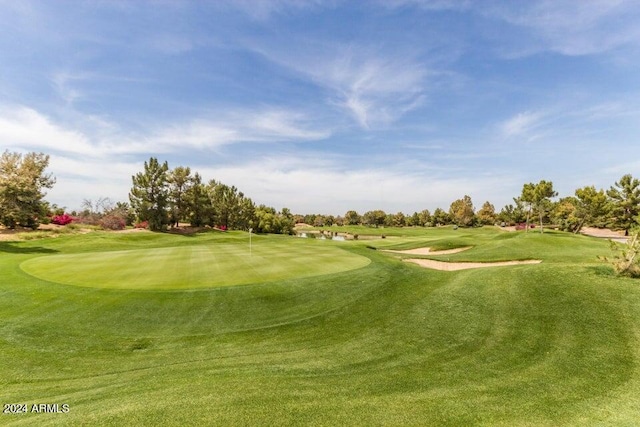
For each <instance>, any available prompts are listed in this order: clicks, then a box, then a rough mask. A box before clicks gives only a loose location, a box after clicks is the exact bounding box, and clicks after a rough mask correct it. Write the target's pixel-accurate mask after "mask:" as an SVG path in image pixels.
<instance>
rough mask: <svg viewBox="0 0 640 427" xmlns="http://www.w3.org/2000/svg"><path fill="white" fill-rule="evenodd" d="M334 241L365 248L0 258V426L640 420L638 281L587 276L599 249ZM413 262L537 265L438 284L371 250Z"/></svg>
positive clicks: (138, 242)
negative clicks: (419, 251)
mask: <svg viewBox="0 0 640 427" xmlns="http://www.w3.org/2000/svg"><path fill="white" fill-rule="evenodd" d="M336 230H338V228H336ZM342 230H346V229H342ZM350 231H351V232H354V233H358V234H360V235H361V236H364V235H366V234H370V235H373V236H372V238H370V239H367V240H364V239H361V240H356V241H342V242H338V241H331V240H319V239H299V238H295V237H289V236H276V235H254V236H253V239H252V247H251V252H249V240H248V237H249V236H248V234H247V233H244V232H235V231H234V232H226V233H218V232H207V233H201V234H195V235H189V236H185V235H178V234H170V233H150V232H142V233H112V232H111V233H110V232H100V231H95V232H91V233H88V234H73V235H61V236H60V237H57V238H49V239H39V240H31V241H2V242H0V403H2V404H3V409H4V410H5V412H11V409H10V406H8V405H24V406H18V407H25V408H26V409H27V413H3V414H0V425H16V426H21V425H22V426H31V425H39V426H41V425H42V426H47V425H113V426H122V425H175V426H184V425H220V426H230V425H269V426H278V425H390V426H399V425H416V426H418V425H420V426H422V425H491V426H495V425H504V426H520V425H521V426H532V425H535V426H539V425H549V426H551V425H553V426H555V425H634V424H635V423H637V420H638V419H640V406H639V405H638V398H637V396H638V395H639V394H640V368H639V367H640V286H639V285H640V282H638V281H637V280H634V279H629V278H622V277H618V276H616V275H614V273H613V270H612V268H611V267H610V266H609V265H607V264H606V263H603V262H602V261H600V260H598V258H597V257H598V256H599V255H608V254H609V253H610V250H609V245H608V242H607V241H606V240H604V239H597V238H591V237H586V236H580V235H573V234H570V233H563V232H553V231H550V232H545V233H544V234H540V233H534V232H529V233H524V232H505V231H502V230H500V229H499V228H496V227H483V228H469V229H458V230H454V229H453V228H450V227H439V228H421V227H417V228H397V229H391V228H385V229H373V228H366V227H354V228H353V229H351V230H350ZM382 234H384V235H385V238H384V239H382V238H381V237H382ZM423 247H430V248H432V249H434V250H442V249H452V248H459V247H471V249H469V250H466V251H464V252H459V253H455V254H446V255H437V254H433V255H411V257H412V258H425V259H434V260H439V261H446V262H497V261H513V260H540V261H541V263H539V264H530V265H514V266H501V267H492V268H482V269H470V270H463V271H438V270H431V269H427V268H422V267H419V266H417V265H414V264H411V263H408V262H404V261H403V259H406V258H408V257H409V255H405V254H402V253H390V252H385V251H382V250H380V249H394V250H403V249H414V248H423ZM39 404H48V405H55V404H57V405H59V406H58V407H60V408H61V407H62V405H68V411H65V412H64V413H62V412H61V411H58V412H57V413H56V412H33V411H32V408H33V405H39ZM51 407H53V406H51ZM7 408H9V409H7ZM14 412H15V411H14Z"/></svg>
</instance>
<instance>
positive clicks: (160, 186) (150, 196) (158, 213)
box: [129, 157, 169, 231]
mask: <svg viewBox="0 0 640 427" xmlns="http://www.w3.org/2000/svg"><path fill="white" fill-rule="evenodd" d="M168 171H169V165H168V164H167V162H166V161H165V162H164V163H162V164H160V163H159V162H158V159H156V158H155V157H151V158H150V159H149V161H148V162H144V171H143V172H138V173H137V174H135V175H134V176H132V177H131V179H132V181H133V187H131V192H130V193H129V201H130V202H131V207H132V208H133V210H134V212H135V213H136V216H137V217H138V220H140V221H148V222H149V229H150V230H152V231H161V230H164V229H165V227H166V225H167V224H168V215H167V208H168V197H169V188H168Z"/></svg>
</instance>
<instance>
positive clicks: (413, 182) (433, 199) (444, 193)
mask: <svg viewBox="0 0 640 427" xmlns="http://www.w3.org/2000/svg"><path fill="white" fill-rule="evenodd" d="M195 169H197V170H199V171H200V172H201V173H202V175H203V176H204V177H206V178H215V179H216V180H220V181H222V182H225V183H230V184H233V185H235V186H236V187H238V188H239V189H240V190H241V191H243V192H244V193H245V194H246V195H248V196H249V197H251V198H252V199H253V200H254V202H256V203H265V204H268V205H271V206H274V207H276V208H278V209H279V208H282V207H288V208H290V209H291V210H292V211H293V212H296V213H312V212H314V213H326V214H334V215H342V214H344V212H346V211H347V210H349V209H355V210H357V211H358V212H360V213H364V212H365V211H367V210H373V209H383V210H385V211H387V212H394V213H395V212H398V211H402V212H405V213H412V212H414V211H419V210H422V209H425V208H428V209H431V210H433V209H435V208H436V207H441V208H443V209H448V207H449V205H450V204H451V202H452V201H453V200H455V199H457V198H460V197H462V196H463V195H465V194H469V195H471V197H472V198H473V200H474V201H476V203H477V204H478V205H481V203H482V202H484V200H487V199H492V200H495V194H496V193H500V192H501V190H504V188H505V186H510V187H513V185H512V183H511V179H510V178H506V179H505V177H497V176H475V177H464V176H460V177H459V178H441V177H438V176H436V175H430V174H429V173H424V172H415V171H413V170H403V169H402V168H401V167H398V168H396V169H391V168H389V169H377V168H376V169H372V168H366V167H365V168H357V167H354V168H351V169H350V168H346V167H344V165H342V164H340V162H339V161H337V160H335V159H333V160H332V159H325V160H324V161H311V160H310V159H308V158H306V157H304V156H293V157H292V156H289V157H286V158H282V157H278V158H275V157H274V158H265V159H260V160H259V161H249V162H246V163H240V164H235V165H226V166H221V167H213V168H198V167H195ZM510 187H509V188H508V190H510V189H511V188H510ZM508 194H510V193H508ZM496 202H501V200H497V201H496Z"/></svg>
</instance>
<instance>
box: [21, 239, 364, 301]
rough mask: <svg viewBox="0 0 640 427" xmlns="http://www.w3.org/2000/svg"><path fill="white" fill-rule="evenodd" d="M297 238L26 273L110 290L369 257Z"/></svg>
mask: <svg viewBox="0 0 640 427" xmlns="http://www.w3.org/2000/svg"><path fill="white" fill-rule="evenodd" d="M324 243H325V242H315V241H312V240H302V239H296V240H292V239H276V238H274V239H270V240H264V239H262V240H261V239H259V241H258V242H256V244H254V245H252V249H251V252H250V251H249V246H248V242H247V241H246V239H244V238H238V239H236V240H235V241H233V240H232V241H227V242H216V241H210V242H207V243H202V244H197V245H190V246H174V247H161V248H147V249H134V250H125V251H107V252H105V251H100V252H89V253H80V254H60V255H51V256H43V257H37V258H32V259H29V260H27V261H25V262H23V263H22V264H21V268H22V270H23V271H25V272H26V273H28V274H30V275H32V276H35V277H37V278H40V279H44V280H48V281H51V282H55V283H60V284H66V285H75V286H86V287H96V288H110V289H141V290H142V289H147V290H148V289H195V288H205V287H219V286H233V285H245V284H250V283H264V282H270V281H275V280H284V279H290V278H296V277H311V276H317V275H323V274H332V273H338V272H341V271H347V270H352V269H356V268H360V267H364V266H366V265H367V264H369V262H370V261H369V259H368V258H365V257H363V256H359V255H355V254H353V253H349V252H346V251H344V250H342V249H340V248H339V247H337V246H336V245H329V244H324Z"/></svg>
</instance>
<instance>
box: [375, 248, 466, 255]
mask: <svg viewBox="0 0 640 427" xmlns="http://www.w3.org/2000/svg"><path fill="white" fill-rule="evenodd" d="M472 247H473V246H465V247H463V248H455V249H446V250H443V251H432V250H431V248H416V249H408V250H406V251H395V250H392V249H385V250H383V252H393V253H394V254H404V255H450V254H457V253H460V252H463V251H466V250H468V249H471V248H472Z"/></svg>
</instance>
